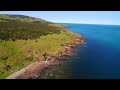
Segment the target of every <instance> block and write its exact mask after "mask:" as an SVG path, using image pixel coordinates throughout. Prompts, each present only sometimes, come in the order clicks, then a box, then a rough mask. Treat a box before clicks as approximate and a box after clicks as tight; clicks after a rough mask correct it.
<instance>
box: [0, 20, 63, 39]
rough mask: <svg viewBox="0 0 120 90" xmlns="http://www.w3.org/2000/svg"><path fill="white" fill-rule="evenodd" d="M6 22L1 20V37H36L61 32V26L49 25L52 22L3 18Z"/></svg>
mask: <svg viewBox="0 0 120 90" xmlns="http://www.w3.org/2000/svg"><path fill="white" fill-rule="evenodd" d="M2 20H5V21H6V22H0V39H1V40H13V41H15V40H17V39H24V40H27V39H36V38H39V37H40V36H43V35H47V34H53V33H56V34H59V33H60V30H61V28H57V27H54V26H49V25H48V24H49V23H50V22H43V21H34V22H22V21H20V20H9V19H2Z"/></svg>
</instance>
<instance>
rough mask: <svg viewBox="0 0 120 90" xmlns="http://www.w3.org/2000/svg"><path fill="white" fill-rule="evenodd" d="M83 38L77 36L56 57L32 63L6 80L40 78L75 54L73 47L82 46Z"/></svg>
mask: <svg viewBox="0 0 120 90" xmlns="http://www.w3.org/2000/svg"><path fill="white" fill-rule="evenodd" d="M83 40H84V37H83V36H81V35H79V34H77V35H76V36H75V37H74V40H73V41H71V42H70V43H66V44H65V45H64V50H62V51H60V52H59V53H58V54H57V55H56V56H51V55H49V57H50V60H47V61H44V60H42V61H37V62H34V63H32V64H30V65H28V66H27V67H25V68H23V69H21V70H19V71H17V72H15V73H13V74H11V75H9V76H8V77H7V78H6V79H36V78H42V77H43V76H42V72H44V71H45V70H47V69H49V68H50V66H55V65H60V64H62V63H64V61H65V60H67V57H68V56H71V55H74V54H75V47H76V46H77V45H81V44H84V42H83Z"/></svg>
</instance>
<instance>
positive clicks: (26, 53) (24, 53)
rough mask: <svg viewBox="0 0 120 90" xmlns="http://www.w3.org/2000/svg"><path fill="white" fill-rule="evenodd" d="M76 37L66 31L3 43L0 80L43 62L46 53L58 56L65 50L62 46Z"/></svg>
mask: <svg viewBox="0 0 120 90" xmlns="http://www.w3.org/2000/svg"><path fill="white" fill-rule="evenodd" d="M74 35H75V33H73V32H70V31H68V30H64V31H61V33H60V34H52V35H51V34H48V35H46V36H41V37H40V38H37V39H35V40H31V39H28V40H17V41H15V42H13V41H1V42H0V78H5V77H7V76H8V75H10V74H11V73H13V72H15V71H18V70H20V69H21V68H23V67H25V66H27V65H28V64H30V63H32V62H35V61H37V60H41V59H42V58H43V53H45V52H48V53H51V54H54V55H55V54H57V53H58V52H59V51H61V50H62V49H64V48H63V46H62V45H61V44H64V43H67V42H70V41H71V40H72V39H73V36H74Z"/></svg>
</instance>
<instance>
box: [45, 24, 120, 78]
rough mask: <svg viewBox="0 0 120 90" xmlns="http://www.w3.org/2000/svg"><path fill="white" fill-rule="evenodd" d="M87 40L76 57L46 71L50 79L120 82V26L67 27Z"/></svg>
mask: <svg viewBox="0 0 120 90" xmlns="http://www.w3.org/2000/svg"><path fill="white" fill-rule="evenodd" d="M66 25H67V29H69V30H71V31H73V32H76V33H78V34H81V35H83V36H84V37H85V40H84V43H85V44H84V45H79V46H77V48H76V50H77V54H76V55H75V56H72V57H69V60H67V61H66V62H65V64H64V65H60V66H57V67H55V68H53V69H50V70H47V71H46V78H47V79H120V26H119V25H97V24H66Z"/></svg>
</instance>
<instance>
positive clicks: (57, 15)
mask: <svg viewBox="0 0 120 90" xmlns="http://www.w3.org/2000/svg"><path fill="white" fill-rule="evenodd" d="M0 14H20V15H28V16H33V17H37V18H42V19H45V20H48V21H51V22H56V23H83V24H107V25H109V24H110V25H120V11H0Z"/></svg>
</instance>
